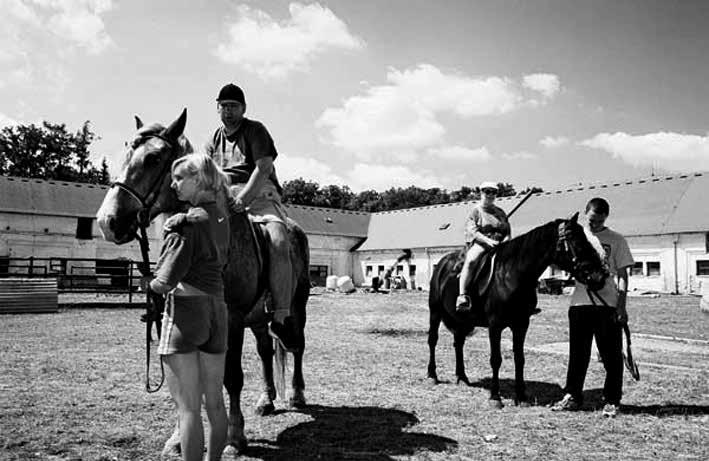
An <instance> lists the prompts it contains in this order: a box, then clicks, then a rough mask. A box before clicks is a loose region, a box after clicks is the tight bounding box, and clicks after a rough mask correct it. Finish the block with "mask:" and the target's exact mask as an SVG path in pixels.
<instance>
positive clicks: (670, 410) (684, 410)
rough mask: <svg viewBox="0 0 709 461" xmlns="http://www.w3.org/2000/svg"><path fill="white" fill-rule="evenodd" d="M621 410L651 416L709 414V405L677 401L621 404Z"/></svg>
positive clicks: (626, 412)
mask: <svg viewBox="0 0 709 461" xmlns="http://www.w3.org/2000/svg"><path fill="white" fill-rule="evenodd" d="M620 411H621V412H622V413H625V414H631V415H638V414H641V415H651V416H658V417H663V416H677V415H680V416H692V415H709V405H685V404H676V403H665V404H662V405H624V404H621V405H620Z"/></svg>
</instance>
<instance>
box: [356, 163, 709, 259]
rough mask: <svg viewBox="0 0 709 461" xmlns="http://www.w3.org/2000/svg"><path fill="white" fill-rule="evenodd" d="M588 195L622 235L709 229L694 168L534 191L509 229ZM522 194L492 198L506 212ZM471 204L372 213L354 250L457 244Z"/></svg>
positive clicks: (561, 212) (563, 212)
mask: <svg viewBox="0 0 709 461" xmlns="http://www.w3.org/2000/svg"><path fill="white" fill-rule="evenodd" d="M593 197H603V198H605V199H606V200H608V202H609V203H610V206H611V215H610V218H609V221H608V223H609V225H610V226H611V227H612V228H613V229H615V230H617V231H618V232H620V233H622V234H624V235H627V236H632V235H656V234H668V233H669V234H671V233H678V232H707V231H709V213H703V212H702V211H701V210H704V209H705V208H706V205H705V203H706V200H707V197H709V175H707V174H703V173H695V174H692V175H678V176H667V177H664V176H663V177H653V178H648V179H640V180H636V181H621V182H614V183H608V184H595V185H588V186H578V187H569V188H566V189H564V190H555V191H549V192H543V193H540V194H535V195H534V196H532V197H530V199H529V200H528V201H527V202H526V203H525V204H524V205H523V206H522V207H521V208H520V209H519V210H518V211H517V212H515V214H514V215H513V216H512V217H511V219H510V223H511V224H512V235H513V236H515V235H520V234H523V233H525V232H527V231H529V230H531V229H533V228H534V227H537V226H539V225H541V224H544V223H546V222H548V221H551V220H553V219H556V218H564V217H568V216H570V215H571V214H572V213H574V212H576V211H579V212H580V213H581V214H583V211H584V207H585V205H586V202H588V200H590V199H591V198H593ZM521 199H522V198H521V197H513V198H509V197H505V198H500V199H498V200H497V201H496V204H497V205H498V206H499V207H500V208H502V209H503V210H505V211H508V212H509V211H510V210H511V209H512V208H513V207H514V206H515V205H516V204H517V203H519V201H520V200H521ZM474 205H475V202H462V203H455V204H446V205H434V206H428V207H421V208H410V209H406V210H398V211H388V212H381V213H374V214H373V215H372V218H371V220H370V223H369V230H368V238H367V240H366V241H365V242H364V244H363V245H362V246H361V247H360V248H359V251H366V250H384V249H401V248H422V247H441V246H457V245H462V244H463V228H464V225H465V221H466V218H467V216H468V214H469V212H470V210H471V208H472V207H473V206H474ZM446 226H447V227H446Z"/></svg>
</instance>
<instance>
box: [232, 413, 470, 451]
mask: <svg viewBox="0 0 709 461" xmlns="http://www.w3.org/2000/svg"><path fill="white" fill-rule="evenodd" d="M299 412H300V413H303V414H306V415H309V416H310V417H311V418H313V420H312V421H307V422H304V423H300V424H297V425H295V426H293V427H289V428H288V429H286V430H284V431H283V432H281V433H280V434H279V435H278V437H277V438H276V441H275V442H273V441H270V440H264V439H256V440H252V444H251V445H250V446H249V448H248V449H247V451H246V453H245V454H246V455H248V456H252V457H255V458H260V459H263V460H267V461H269V460H294V459H297V460H316V459H318V460H322V459H328V460H347V459H357V460H393V459H394V458H393V457H394V456H411V455H414V454H415V453H417V452H420V451H422V450H423V451H429V452H439V453H440V452H445V451H449V450H452V449H455V448H457V446H458V442H456V441H455V440H453V439H449V438H447V437H441V436H438V435H433V434H421V433H416V432H409V431H408V430H407V429H408V428H411V427H412V426H415V425H416V424H418V423H419V420H418V418H417V417H416V416H415V415H414V414H413V413H409V412H406V411H402V410H396V409H389V408H378V407H326V406H320V405H312V406H308V407H306V408H304V409H302V410H299Z"/></svg>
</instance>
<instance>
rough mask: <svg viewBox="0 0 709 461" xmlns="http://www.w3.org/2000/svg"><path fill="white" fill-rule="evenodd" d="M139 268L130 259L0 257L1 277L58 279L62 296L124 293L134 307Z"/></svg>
mask: <svg viewBox="0 0 709 461" xmlns="http://www.w3.org/2000/svg"><path fill="white" fill-rule="evenodd" d="M139 264H140V262H139V261H133V260H131V259H89V258H34V257H29V258H11V257H0V277H18V278H33V277H37V278H47V277H56V279H57V289H58V291H59V293H124V294H128V302H129V303H132V302H133V293H135V292H138V291H139V290H140V277H141V275H140V271H139V269H138V265H139ZM150 265H151V268H154V265H155V263H152V262H151V263H150Z"/></svg>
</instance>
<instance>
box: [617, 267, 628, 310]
mask: <svg viewBox="0 0 709 461" xmlns="http://www.w3.org/2000/svg"><path fill="white" fill-rule="evenodd" d="M617 277H618V304H617V305H616V308H615V310H616V316H617V319H618V322H619V323H627V322H628V311H627V310H626V308H625V303H626V299H627V295H628V268H627V267H622V268H620V269H619V270H618V274H617Z"/></svg>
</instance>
